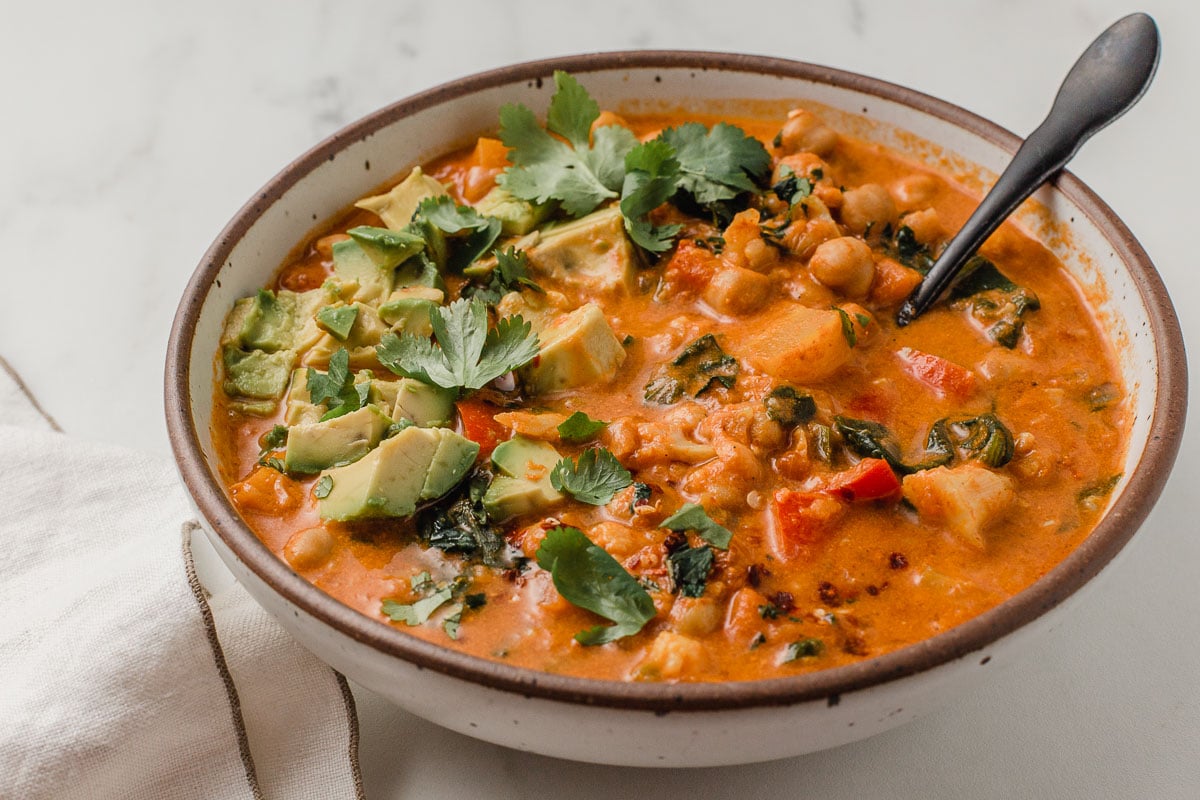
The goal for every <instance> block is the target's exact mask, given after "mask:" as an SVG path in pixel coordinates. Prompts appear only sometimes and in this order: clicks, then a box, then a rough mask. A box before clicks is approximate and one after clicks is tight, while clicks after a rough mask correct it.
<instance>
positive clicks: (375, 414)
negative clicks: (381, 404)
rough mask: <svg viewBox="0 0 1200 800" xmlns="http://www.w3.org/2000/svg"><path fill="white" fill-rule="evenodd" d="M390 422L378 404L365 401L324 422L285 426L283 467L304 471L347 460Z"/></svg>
mask: <svg viewBox="0 0 1200 800" xmlns="http://www.w3.org/2000/svg"><path fill="white" fill-rule="evenodd" d="M391 424H392V420H391V418H389V417H388V416H387V415H386V414H384V413H383V412H382V411H380V410H379V408H377V407H376V406H374V405H367V406H364V407H363V408H360V409H358V410H357V411H351V412H350V413H349V414H344V415H342V416H340V417H334V418H333V419H329V420H325V421H324V422H315V423H311V424H305V425H293V426H292V427H291V428H289V429H288V438H287V453H286V454H285V455H284V458H283V465H284V468H285V469H287V471H288V472H302V473H304V472H320V471H321V470H323V469H328V468H330V467H339V466H342V465H343V464H350V463H352V462H354V461H357V460H358V459H360V458H362V457H363V456H365V455H366V454H367V452H368V451H369V450H370V449H371V448H372V447H374V446H375V445H377V444H379V442H380V440H382V439H383V435H384V434H385V433H386V432H387V429H388V426H390V425H391Z"/></svg>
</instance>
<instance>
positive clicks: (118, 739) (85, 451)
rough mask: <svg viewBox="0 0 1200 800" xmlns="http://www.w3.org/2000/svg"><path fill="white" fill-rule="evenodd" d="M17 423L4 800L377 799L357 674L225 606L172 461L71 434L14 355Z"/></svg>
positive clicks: (5, 537) (230, 598) (11, 446)
mask: <svg viewBox="0 0 1200 800" xmlns="http://www.w3.org/2000/svg"><path fill="white" fill-rule="evenodd" d="M0 423H5V424H0V487H3V488H2V493H3V498H4V499H3V503H2V506H3V510H0V797H13V798H18V797H19V798H56V800H58V799H59V798H89V799H90V798H122V800H141V798H172V800H186V799H187V798H223V799H224V798H233V799H238V798H268V799H269V798H294V797H320V798H335V799H338V800H340V798H351V799H354V798H361V797H363V792H362V782H361V778H360V775H359V769H358V721H357V716H356V714H355V710H354V701H353V698H352V696H351V694H350V691H349V688H348V686H347V685H346V681H345V679H344V678H343V677H342V676H341V675H339V674H337V673H336V672H334V671H333V670H331V669H330V668H329V667H327V666H325V665H324V664H322V663H321V662H320V661H318V660H317V659H316V658H315V657H313V656H312V655H311V654H310V653H308V652H307V651H306V650H304V649H303V648H301V647H300V646H299V645H297V644H296V643H295V642H294V641H293V640H292V639H291V638H290V637H289V636H288V635H287V634H286V633H285V632H284V631H283V630H282V629H281V628H280V627H279V626H278V625H277V624H276V623H275V622H274V620H272V619H271V618H270V617H269V616H267V614H266V613H265V612H264V611H262V610H261V609H260V608H259V607H258V606H257V604H255V603H254V601H253V600H251V599H250V597H249V595H248V594H246V592H245V590H244V589H242V588H241V586H239V585H236V584H234V585H232V586H230V587H228V588H225V589H223V590H221V592H220V593H219V594H218V595H216V596H212V597H210V596H209V593H208V592H207V591H206V590H205V588H204V587H203V586H202V585H201V582H200V581H199V579H198V578H197V577H196V572H195V569H194V566H193V561H192V557H191V546H192V537H193V536H203V533H202V532H200V530H199V525H198V524H197V523H195V522H194V521H191V517H192V511H191V508H190V506H189V504H188V501H187V497H186V495H185V493H184V490H183V488H182V486H181V485H180V483H179V480H178V478H177V476H176V473H175V469H174V467H173V465H172V464H171V463H170V462H168V461H164V460H161V459H156V458H153V457H150V456H147V455H145V454H142V453H138V452H134V451H131V450H127V449H122V448H119V447H113V446H108V445H101V444H95V443H89V442H83V441H79V440H75V439H72V438H70V437H68V436H65V435H63V434H62V433H60V432H58V431H57V426H56V425H54V423H53V421H52V420H50V419H49V418H48V417H46V416H44V415H43V414H42V413H41V412H40V409H39V408H38V407H37V404H36V403H35V402H33V400H32V398H31V397H30V396H29V395H28V392H26V391H25V389H24V386H23V385H22V384H21V382H20V380H19V379H17V377H16V375H15V374H13V373H12V371H11V369H10V368H9V367H8V365H7V364H5V363H4V362H3V359H0Z"/></svg>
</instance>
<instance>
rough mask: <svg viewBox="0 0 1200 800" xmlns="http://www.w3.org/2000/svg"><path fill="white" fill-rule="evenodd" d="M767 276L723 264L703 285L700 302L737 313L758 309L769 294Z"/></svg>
mask: <svg viewBox="0 0 1200 800" xmlns="http://www.w3.org/2000/svg"><path fill="white" fill-rule="evenodd" d="M771 289H772V283H771V279H770V278H768V277H767V276H766V275H760V274H759V273H757V272H753V271H751V270H748V269H742V268H741V267H726V268H725V269H722V270H720V271H719V272H717V274H716V275H714V276H713V279H712V281H711V282H710V283H709V284H708V286H706V287H704V301H705V302H706V303H708V304H709V305H710V306H712V307H713V308H715V309H716V310H717V311H719V312H721V313H722V314H731V315H733V316H735V317H736V316H741V315H743V314H751V313H753V312H755V311H757V310H758V309H760V308H762V306H763V304H765V303H766V302H767V300H768V298H769V297H770V295H771Z"/></svg>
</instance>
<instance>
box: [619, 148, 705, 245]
mask: <svg viewBox="0 0 1200 800" xmlns="http://www.w3.org/2000/svg"><path fill="white" fill-rule="evenodd" d="M701 128H703V126H701ZM679 181H680V171H679V161H677V160H676V159H675V156H674V151H673V150H672V149H671V145H669V144H667V143H666V142H665V141H663V140H662V139H655V140H654V141H650V142H646V143H644V144H639V145H638V146H637V147H635V148H633V149H632V150H630V151H629V153H628V155H626V156H625V182H624V184H623V186H622V189H621V215H622V216H623V217H624V218H625V229H626V230H627V231H629V238H631V239H633V241H634V243H635V244H637V245H638V246H639V247H642V248H645V249H646V250H649V251H650V252H651V253H661V252H663V251H664V250H667V249H669V248H670V247H671V245H672V244H673V243H674V240H675V235H676V234H677V233H679V231H680V230H682V228H683V226H682V225H659V226H655V225H653V224H651V222H650V220H649V219H648V218H647V216H646V215H647V214H649V213H650V212H651V211H653V210H654V209H656V208H658V207H659V206H660V205H662V204H663V203H665V202H667V201H668V200H670V199H671V196H672V195H674V194H675V191H676V190H677V188H678V187H679Z"/></svg>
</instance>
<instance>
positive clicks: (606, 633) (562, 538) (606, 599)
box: [537, 527, 656, 645]
mask: <svg viewBox="0 0 1200 800" xmlns="http://www.w3.org/2000/svg"><path fill="white" fill-rule="evenodd" d="M537 562H538V565H539V566H541V567H542V569H544V570H547V571H548V572H549V573H550V577H551V578H552V579H553V581H554V587H555V588H556V589H558V592H559V594H561V595H562V596H563V597H564V598H565V599H566V600H567V602H569V603H571V604H572V605H575V606H578V607H579V608H583V609H587V610H588V611H591V612H593V613H596V614H599V615H600V616H602V617H604V618H605V619H607V620H609V621H611V622H614V623H616V624H615V625H612V626H604V625H599V626H596V627H594V628H589V629H587V630H584V631H580V632H579V633H577V634H575V640H576V641H577V642H579V643H580V644H582V645H597V644H604V643H606V642H612V641H615V640H617V639H620V638H622V637H625V636H632V635H633V634H635V633H637V632H638V631H640V630H641V629H642V628H643V627H644V626H645V624H646V623H647V622H649V621H650V620H651V619H653V618H654V615H655V613H656V611H655V608H654V601H653V600H651V599H650V595H649V594H647V593H646V590H645V589H643V588H642V585H641V584H640V583H638V582H637V579H636V578H634V577H633V576H632V575H630V574H629V573H628V572H626V571H625V568H624V567H622V566H621V565H620V564H619V563H618V562H617V560H616V559H615V558H613V557H612V556H611V555H609V554H608V552H607V551H605V550H604V548H602V547H600V546H598V545H596V544H595V543H594V542H592V540H591V539H589V538H588V537H587V536H585V535H584V533H583V532H582V531H580V530H579V529H578V528H571V527H558V528H554V529H552V530H550V531H547V533H546V538H544V539H543V540H542V544H541V546H540V547H539V548H538V551H537Z"/></svg>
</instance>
